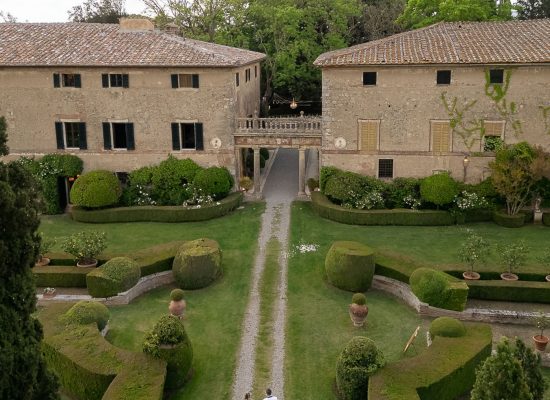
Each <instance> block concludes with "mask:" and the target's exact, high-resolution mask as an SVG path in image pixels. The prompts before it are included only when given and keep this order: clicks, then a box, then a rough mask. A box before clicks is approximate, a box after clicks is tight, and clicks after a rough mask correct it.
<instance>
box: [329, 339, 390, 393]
mask: <svg viewBox="0 0 550 400" xmlns="http://www.w3.org/2000/svg"><path fill="white" fill-rule="evenodd" d="M383 365H384V357H383V355H382V353H381V352H380V351H379V350H378V348H377V347H376V344H375V343H374V342H373V341H372V340H371V339H369V338H366V337H363V336H356V337H354V338H352V339H351V340H350V341H349V342H348V344H347V345H346V347H344V350H342V353H340V357H339V358H338V363H337V364H336V386H337V388H338V393H339V394H340V397H341V398H342V399H343V400H364V399H366V398H367V392H368V386H369V377H370V376H371V375H372V374H374V373H375V372H376V371H377V370H378V369H379V368H380V367H382V366H383Z"/></svg>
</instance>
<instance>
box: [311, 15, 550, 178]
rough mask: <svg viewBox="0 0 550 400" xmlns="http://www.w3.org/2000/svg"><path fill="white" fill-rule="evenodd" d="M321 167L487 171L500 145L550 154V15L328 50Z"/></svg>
mask: <svg viewBox="0 0 550 400" xmlns="http://www.w3.org/2000/svg"><path fill="white" fill-rule="evenodd" d="M315 64H316V65H317V66H319V67H320V68H322V73H323V117H322V122H323V146H322V157H321V163H322V164H323V165H335V166H337V167H340V168H343V169H348V170H354V171H357V172H360V173H363V174H368V175H373V176H378V177H381V178H393V177H398V176H415V177H422V176H426V175H431V174H432V173H434V172H437V171H442V170H446V171H450V172H451V173H452V175H453V176H454V177H455V178H457V179H467V180H468V181H476V180H479V179H482V178H483V177H485V176H486V175H487V174H488V172H487V164H488V162H489V161H490V160H491V159H492V156H493V155H494V151H493V150H494V149H495V147H496V146H498V145H499V144H500V143H501V142H506V143H514V142H518V141H522V140H526V141H528V142H530V143H533V144H538V145H542V146H545V147H546V149H547V150H550V20H548V19H547V20H531V21H510V22H465V23H460V22H456V23H439V24H435V25H432V26H429V27H427V28H423V29H418V30H415V31H410V32H405V33H401V34H397V35H393V36H390V37H387V38H385V39H381V40H377V41H373V42H369V43H364V44H361V45H357V46H354V47H350V48H347V49H342V50H337V51H332V52H328V53H325V54H322V55H321V56H319V58H318V59H317V60H316V61H315Z"/></svg>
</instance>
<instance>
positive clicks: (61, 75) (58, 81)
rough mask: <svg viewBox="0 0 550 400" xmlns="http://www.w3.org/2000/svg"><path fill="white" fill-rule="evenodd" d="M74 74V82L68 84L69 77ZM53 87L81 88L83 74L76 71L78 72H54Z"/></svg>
mask: <svg viewBox="0 0 550 400" xmlns="http://www.w3.org/2000/svg"><path fill="white" fill-rule="evenodd" d="M69 76H72V77H73V82H72V85H67V84H66V83H67V79H68V78H67V77H69ZM53 87H54V88H55V89H60V88H74V89H81V88H82V74H79V73H76V72H70V73H67V72H54V74H53Z"/></svg>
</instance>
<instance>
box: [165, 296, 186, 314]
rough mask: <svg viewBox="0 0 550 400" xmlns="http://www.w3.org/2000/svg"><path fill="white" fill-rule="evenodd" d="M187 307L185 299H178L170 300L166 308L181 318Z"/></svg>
mask: <svg viewBox="0 0 550 400" xmlns="http://www.w3.org/2000/svg"><path fill="white" fill-rule="evenodd" d="M186 307H187V304H186V303H185V300H180V301H174V300H171V301H170V305H169V306H168V310H170V314H172V315H173V316H175V317H178V318H183V314H184V313H185V308H186Z"/></svg>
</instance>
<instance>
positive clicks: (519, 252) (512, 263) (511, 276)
mask: <svg viewBox="0 0 550 400" xmlns="http://www.w3.org/2000/svg"><path fill="white" fill-rule="evenodd" d="M528 250H529V248H528V247H527V246H526V245H525V243H524V242H523V241H519V242H516V243H512V244H509V245H507V246H499V253H500V258H501V260H502V262H503V263H504V265H506V270H507V272H505V273H502V274H500V277H501V279H502V280H505V281H517V280H518V279H519V277H518V276H517V275H516V274H515V273H513V272H512V271H517V269H518V268H519V267H521V266H522V265H523V264H525V260H526V259H527V251H528Z"/></svg>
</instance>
